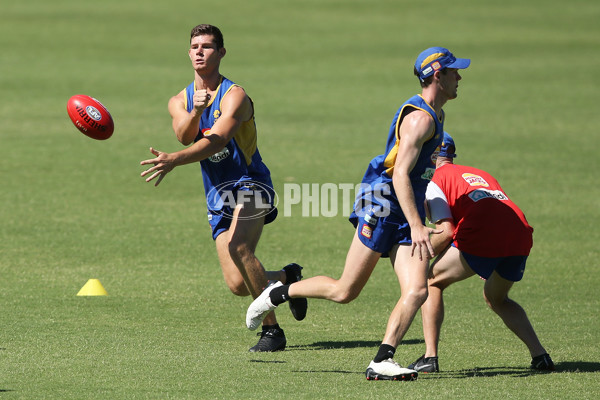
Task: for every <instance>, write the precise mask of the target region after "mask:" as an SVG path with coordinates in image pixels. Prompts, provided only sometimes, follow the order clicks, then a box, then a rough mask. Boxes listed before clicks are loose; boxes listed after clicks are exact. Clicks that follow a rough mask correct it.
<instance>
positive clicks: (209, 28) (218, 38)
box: [190, 24, 224, 50]
mask: <svg viewBox="0 0 600 400" xmlns="http://www.w3.org/2000/svg"><path fill="white" fill-rule="evenodd" d="M200 35H212V37H213V38H214V39H215V44H216V45H217V50H219V49H221V48H223V45H224V43H223V34H222V33H221V30H220V29H219V28H217V27H216V26H214V25H209V24H200V25H196V26H195V27H193V28H192V32H191V33H190V43H191V42H192V39H193V38H195V37H196V36H200Z"/></svg>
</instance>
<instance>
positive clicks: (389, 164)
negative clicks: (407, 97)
mask: <svg viewBox="0 0 600 400" xmlns="http://www.w3.org/2000/svg"><path fill="white" fill-rule="evenodd" d="M419 96H421V95H419ZM421 98H422V96H421ZM423 101H425V99H423ZM426 103H427V102H426ZM427 104H429V103H427ZM406 107H412V108H414V109H415V110H420V111H423V112H425V113H427V115H429V116H430V117H431V119H433V115H431V114H430V113H429V111H427V110H425V109H423V108H421V107H417V106H415V105H413V104H406V105H405V106H404V107H402V111H400V114H399V115H398V119H397V120H396V127H395V128H394V131H395V132H394V135H395V136H396V143H394V147H392V149H391V150H390V152H389V153H388V154H387V156H385V160H384V161H383V166H384V167H385V168H386V170H385V173H386V174H388V176H392V174H393V173H394V164H396V157H397V156H398V147H400V123H401V121H402V120H403V118H402V116H403V115H404V109H405V108H406ZM430 107H431V106H430ZM432 108H433V107H432ZM434 135H435V128H434V129H433V132H432V133H431V136H430V137H428V138H427V139H426V140H425V141H427V140H431V138H432V137H433V136H434Z"/></svg>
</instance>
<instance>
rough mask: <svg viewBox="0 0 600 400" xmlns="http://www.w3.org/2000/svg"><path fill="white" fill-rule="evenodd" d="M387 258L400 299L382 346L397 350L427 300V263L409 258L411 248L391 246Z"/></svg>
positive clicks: (389, 320) (390, 319)
mask: <svg viewBox="0 0 600 400" xmlns="http://www.w3.org/2000/svg"><path fill="white" fill-rule="evenodd" d="M390 256H391V259H392V262H393V264H394V270H395V272H396V275H397V277H398V282H399V283H400V290H401V296H400V300H398V303H396V306H395V307H394V309H393V310H392V313H391V314H390V317H389V319H388V324H387V328H386V331H385V336H384V338H383V342H382V344H388V345H390V346H393V347H397V346H398V344H400V341H401V340H402V338H403V337H404V335H405V334H406V331H408V328H409V327H410V324H411V323H412V321H413V319H414V317H415V314H416V313H417V311H418V310H419V308H420V307H421V305H423V303H424V302H425V300H426V299H427V266H428V265H429V261H428V260H426V259H425V260H419V257H418V256H416V255H415V256H414V257H413V256H411V246H405V245H402V246H395V248H394V249H393V250H392V252H391V254H390Z"/></svg>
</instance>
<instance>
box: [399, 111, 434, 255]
mask: <svg viewBox="0 0 600 400" xmlns="http://www.w3.org/2000/svg"><path fill="white" fill-rule="evenodd" d="M434 129H435V123H434V121H433V120H432V119H431V117H430V116H429V115H428V114H427V113H425V112H423V111H414V112H412V113H410V114H409V115H407V116H406V117H405V118H404V120H403V121H402V125H401V126H400V144H399V146H398V154H397V156H396V161H395V164H394V173H393V176H392V182H393V185H394V191H395V192H396V196H397V197H398V202H399V203H400V207H401V208H402V212H403V213H404V216H405V217H406V220H407V221H408V223H409V225H410V230H411V237H412V251H413V254H414V252H415V250H417V253H418V255H419V259H423V258H432V257H434V251H433V247H432V244H431V241H430V239H429V235H430V234H431V233H440V232H439V231H437V230H434V229H431V228H429V227H427V226H425V225H423V223H422V222H421V217H420V215H419V212H418V210H417V205H416V202H415V194H414V191H413V188H412V184H411V182H410V176H409V174H410V172H411V171H412V169H413V168H414V166H415V164H416V162H417V159H418V158H419V154H420V153H421V148H422V147H423V143H425V142H426V141H427V140H428V139H429V138H430V137H431V135H432V134H433V131H434Z"/></svg>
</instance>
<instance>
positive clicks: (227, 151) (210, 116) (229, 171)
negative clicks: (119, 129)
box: [185, 77, 274, 212]
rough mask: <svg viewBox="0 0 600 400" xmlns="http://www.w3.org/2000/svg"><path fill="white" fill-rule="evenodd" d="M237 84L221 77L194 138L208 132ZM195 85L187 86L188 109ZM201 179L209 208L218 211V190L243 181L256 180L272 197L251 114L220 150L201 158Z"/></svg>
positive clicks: (189, 108)
mask: <svg viewBox="0 0 600 400" xmlns="http://www.w3.org/2000/svg"><path fill="white" fill-rule="evenodd" d="M234 86H237V85H236V84H235V83H234V82H232V81H230V80H229V79H227V78H225V77H222V78H221V83H220V84H219V87H218V88H217V92H216V94H215V95H214V96H213V98H212V99H211V100H210V102H209V104H208V106H207V107H206V109H205V110H204V112H203V113H202V117H201V119H200V129H199V131H198V135H197V136H196V138H195V139H194V142H196V141H198V140H200V139H201V138H202V137H203V136H208V135H210V130H211V128H212V127H213V125H214V124H215V122H216V121H217V120H218V119H219V117H220V116H221V102H222V100H223V98H224V97H225V95H226V94H227V93H228V92H229V91H230V90H231V88H232V87H234ZM195 91H196V87H195V84H194V82H192V83H191V84H190V85H189V86H187V88H186V103H185V107H186V110H187V111H188V112H191V111H192V108H193V106H194V101H193V97H194V92H195ZM200 165H201V167H202V179H203V181H204V191H205V194H206V202H207V207H208V210H209V211H213V212H219V211H221V210H222V208H223V201H222V200H223V199H222V197H221V196H219V194H220V193H221V192H222V190H223V189H228V190H237V189H239V188H242V187H244V186H245V185H250V186H252V185H254V186H256V184H258V188H259V189H261V190H265V189H266V190H267V191H269V192H270V193H269V195H268V197H270V198H271V199H272V198H273V196H272V195H273V194H274V193H273V192H272V191H273V184H272V182H271V174H270V172H269V169H268V168H267V166H266V165H265V164H264V163H263V161H262V158H261V156H260V153H259V151H258V147H257V135H256V124H255V122H254V114H253V115H252V118H250V120H248V121H245V122H242V124H241V126H240V128H239V129H238V131H237V133H236V134H235V136H234V137H233V138H232V139H231V140H230V141H229V143H227V145H226V146H225V147H224V148H223V150H221V151H220V152H219V153H216V154H213V155H212V156H210V157H208V158H207V159H205V160H202V161H200Z"/></svg>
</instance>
